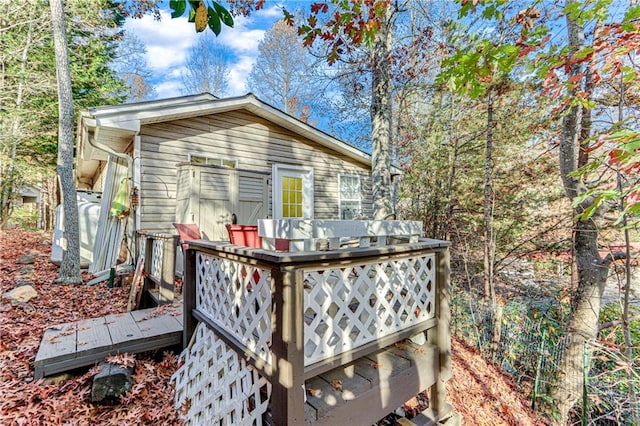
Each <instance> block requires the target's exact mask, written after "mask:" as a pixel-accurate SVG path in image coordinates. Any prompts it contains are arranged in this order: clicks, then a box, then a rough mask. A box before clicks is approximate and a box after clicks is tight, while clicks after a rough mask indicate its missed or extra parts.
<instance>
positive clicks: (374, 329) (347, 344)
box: [304, 254, 436, 365]
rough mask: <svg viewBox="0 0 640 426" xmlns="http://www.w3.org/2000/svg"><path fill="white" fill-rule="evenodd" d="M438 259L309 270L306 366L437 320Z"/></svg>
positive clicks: (307, 283)
mask: <svg viewBox="0 0 640 426" xmlns="http://www.w3.org/2000/svg"><path fill="white" fill-rule="evenodd" d="M435 287H436V286H435V256H434V255H433V254H428V255H425V256H422V257H415V258H407V259H400V260H389V261H386V262H383V263H375V264H368V265H355V266H352V267H348V268H340V269H331V270H307V271H305V286H304V307H305V312H304V315H305V316H304V318H305V326H304V354H305V365H310V364H313V363H314V362H317V361H321V360H323V359H326V358H328V357H330V356H334V355H338V354H341V353H343V352H347V351H349V350H351V349H354V348H357V347H358V346H361V345H364V344H366V343H369V342H372V341H375V340H377V339H380V338H382V337H385V336H388V335H390V334H393V333H398V332H400V331H402V330H404V329H406V328H408V327H410V326H412V325H414V324H416V323H419V322H422V321H426V320H428V319H430V318H433V317H434V316H435Z"/></svg>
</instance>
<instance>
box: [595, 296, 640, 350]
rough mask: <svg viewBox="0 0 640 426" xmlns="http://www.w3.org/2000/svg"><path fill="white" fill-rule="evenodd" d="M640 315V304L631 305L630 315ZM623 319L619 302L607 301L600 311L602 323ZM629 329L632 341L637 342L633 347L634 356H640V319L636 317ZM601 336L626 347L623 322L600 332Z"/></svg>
mask: <svg viewBox="0 0 640 426" xmlns="http://www.w3.org/2000/svg"><path fill="white" fill-rule="evenodd" d="M638 315H640V306H636V305H630V306H629V316H630V317H634V316H638ZM620 320H622V309H621V307H620V304H619V303H607V304H606V305H605V306H603V308H602V310H601V311H600V323H601V324H605V323H609V322H614V321H620ZM629 331H630V334H631V341H632V342H635V344H634V347H633V349H632V354H633V355H632V356H633V357H634V358H636V357H638V356H640V319H635V320H633V321H631V322H630V323H629ZM600 337H601V338H603V339H605V340H606V341H608V342H610V343H613V344H614V345H616V346H618V347H624V345H625V343H624V334H623V329H622V324H619V325H616V326H613V327H611V328H607V329H604V330H602V331H601V332H600Z"/></svg>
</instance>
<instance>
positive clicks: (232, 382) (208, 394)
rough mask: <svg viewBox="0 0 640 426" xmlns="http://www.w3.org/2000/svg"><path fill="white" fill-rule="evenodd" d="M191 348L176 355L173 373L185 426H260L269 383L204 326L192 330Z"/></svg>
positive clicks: (265, 405) (177, 402)
mask: <svg viewBox="0 0 640 426" xmlns="http://www.w3.org/2000/svg"><path fill="white" fill-rule="evenodd" d="M195 334H196V337H195V339H196V340H195V342H194V344H193V346H192V347H191V348H190V349H189V348H187V349H185V351H184V352H183V353H182V354H181V355H180V361H181V364H182V366H181V367H180V368H179V369H178V370H177V371H176V372H175V373H174V375H173V377H172V380H173V381H174V382H175V390H176V396H175V406H176V409H177V410H179V411H180V412H181V413H182V414H183V416H184V418H185V420H186V423H187V424H188V425H195V426H201V425H229V426H235V425H257V426H261V425H262V424H263V419H262V416H263V414H264V413H265V412H266V411H267V408H268V405H269V398H270V397H271V384H270V383H269V382H268V381H267V380H266V379H264V378H263V377H262V376H260V374H258V372H257V371H256V370H255V369H254V368H252V367H251V366H249V365H247V364H246V362H245V360H244V359H242V358H239V357H238V354H237V353H236V352H235V351H234V350H233V349H232V348H230V347H229V346H227V345H226V344H225V343H224V341H222V340H221V339H220V338H218V337H217V336H216V335H215V333H214V332H213V331H212V330H210V329H209V328H208V327H207V326H206V324H204V323H200V324H198V326H197V327H196V330H195Z"/></svg>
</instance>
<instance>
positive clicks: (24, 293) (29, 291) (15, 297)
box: [2, 285, 38, 303]
mask: <svg viewBox="0 0 640 426" xmlns="http://www.w3.org/2000/svg"><path fill="white" fill-rule="evenodd" d="M2 297H3V298H5V299H9V300H11V301H13V302H20V303H26V302H28V301H29V300H31V299H33V298H34V297H38V292H37V291H36V289H35V288H34V287H33V286H31V285H22V286H19V287H16V288H14V289H13V290H11V291H8V292H6V293H4V294H3V295H2Z"/></svg>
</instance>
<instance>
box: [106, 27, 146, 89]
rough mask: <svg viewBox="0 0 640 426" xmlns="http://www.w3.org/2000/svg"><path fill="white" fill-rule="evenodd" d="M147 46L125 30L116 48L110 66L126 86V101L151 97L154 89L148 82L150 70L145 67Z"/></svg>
mask: <svg viewBox="0 0 640 426" xmlns="http://www.w3.org/2000/svg"><path fill="white" fill-rule="evenodd" d="M146 54H147V48H146V46H145V45H144V43H143V42H142V41H141V40H140V39H139V38H138V37H136V35H135V34H134V33H131V32H126V33H125V34H124V36H123V37H122V39H121V40H120V42H119V43H118V48H117V50H116V54H115V57H114V59H113V61H112V62H111V67H112V68H113V69H114V70H115V71H116V72H117V73H118V77H119V78H120V79H121V80H123V81H124V84H125V85H126V86H127V101H129V102H140V101H144V100H149V99H153V98H155V96H156V91H155V88H154V87H153V85H152V84H151V82H150V79H151V71H150V70H149V68H148V67H147V60H146Z"/></svg>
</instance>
